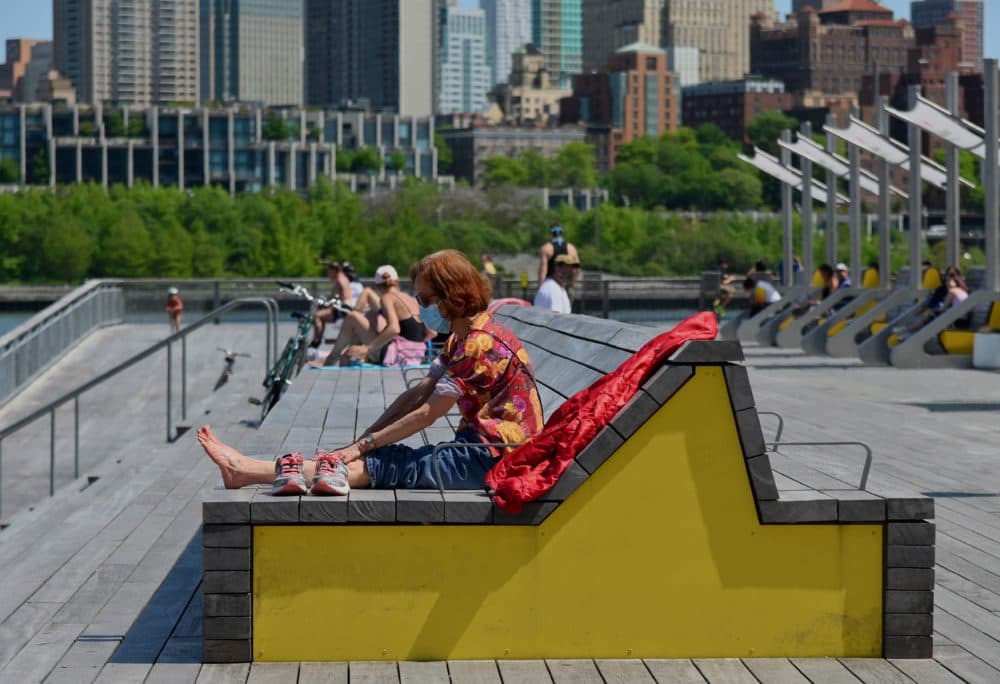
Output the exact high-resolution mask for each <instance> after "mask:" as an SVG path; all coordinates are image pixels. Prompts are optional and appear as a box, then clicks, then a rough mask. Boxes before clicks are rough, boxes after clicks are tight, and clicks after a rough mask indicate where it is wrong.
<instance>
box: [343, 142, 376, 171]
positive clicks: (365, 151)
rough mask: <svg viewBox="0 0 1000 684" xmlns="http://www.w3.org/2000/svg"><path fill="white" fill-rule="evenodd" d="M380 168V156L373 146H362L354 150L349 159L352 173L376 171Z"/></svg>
mask: <svg viewBox="0 0 1000 684" xmlns="http://www.w3.org/2000/svg"><path fill="white" fill-rule="evenodd" d="M381 169H382V156H381V155H380V154H379V153H378V150H376V149H375V148H374V147H362V148H361V149H359V150H355V151H354V157H353V158H352V159H351V171H352V172H353V173H378V172H379V171H380V170H381Z"/></svg>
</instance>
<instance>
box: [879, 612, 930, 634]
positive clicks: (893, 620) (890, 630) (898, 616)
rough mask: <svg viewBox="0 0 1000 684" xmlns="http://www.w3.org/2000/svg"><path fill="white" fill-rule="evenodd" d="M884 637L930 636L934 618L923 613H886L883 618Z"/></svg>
mask: <svg viewBox="0 0 1000 684" xmlns="http://www.w3.org/2000/svg"><path fill="white" fill-rule="evenodd" d="M884 631H885V634H886V635H891V636H930V635H932V634H933V633H934V616H933V615H929V614H924V613H888V614H887V615H886V616H885V628H884Z"/></svg>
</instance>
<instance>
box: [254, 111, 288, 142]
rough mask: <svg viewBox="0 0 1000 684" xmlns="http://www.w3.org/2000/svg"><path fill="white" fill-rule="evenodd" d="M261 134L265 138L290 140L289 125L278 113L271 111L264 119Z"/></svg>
mask: <svg viewBox="0 0 1000 684" xmlns="http://www.w3.org/2000/svg"><path fill="white" fill-rule="evenodd" d="M260 135H261V137H262V138H263V139H264V140H288V125H287V124H286V123H285V120H284V119H282V118H281V117H280V116H279V115H278V114H276V113H275V112H271V113H270V114H268V115H267V118H266V119H264V124H263V125H262V126H261V128H260Z"/></svg>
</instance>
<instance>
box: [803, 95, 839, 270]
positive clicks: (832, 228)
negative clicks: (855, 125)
mask: <svg viewBox="0 0 1000 684" xmlns="http://www.w3.org/2000/svg"><path fill="white" fill-rule="evenodd" d="M836 125H837V118H836V117H835V116H834V115H833V114H828V115H827V117H826V128H827V132H826V151H827V152H829V153H830V154H833V153H835V152H836V151H837V138H835V137H834V135H833V133H831V132H830V130H829V129H831V128H833V127H835V126H836ZM826 193H827V194H826V262H827V263H828V264H830V265H831V266H833V265H834V264H836V263H837V261H838V259H837V176H836V175H835V174H834V173H833V171H830V170H829V169H827V172H826ZM808 277H809V278H812V273H810V274H809V276H808Z"/></svg>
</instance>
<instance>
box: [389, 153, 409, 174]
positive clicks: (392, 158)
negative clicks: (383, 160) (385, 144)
mask: <svg viewBox="0 0 1000 684" xmlns="http://www.w3.org/2000/svg"><path fill="white" fill-rule="evenodd" d="M388 167H389V169H390V170H391V171H393V172H394V173H395V174H397V175H399V174H401V173H402V172H403V171H405V170H406V155H405V154H404V153H403V151H402V150H393V151H392V152H390V153H389V163H388Z"/></svg>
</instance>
